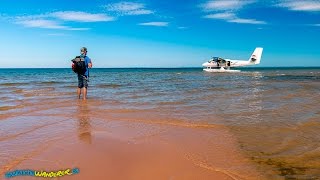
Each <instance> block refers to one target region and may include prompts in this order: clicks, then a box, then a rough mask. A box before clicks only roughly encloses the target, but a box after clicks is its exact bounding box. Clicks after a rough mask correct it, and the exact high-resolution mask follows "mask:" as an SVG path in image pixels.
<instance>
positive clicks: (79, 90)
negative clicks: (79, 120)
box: [77, 87, 81, 99]
mask: <svg viewBox="0 0 320 180" xmlns="http://www.w3.org/2000/svg"><path fill="white" fill-rule="evenodd" d="M77 94H78V98H79V99H80V95H81V88H79V87H78V89H77Z"/></svg>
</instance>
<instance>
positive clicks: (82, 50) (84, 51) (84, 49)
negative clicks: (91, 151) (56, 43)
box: [80, 47, 88, 55]
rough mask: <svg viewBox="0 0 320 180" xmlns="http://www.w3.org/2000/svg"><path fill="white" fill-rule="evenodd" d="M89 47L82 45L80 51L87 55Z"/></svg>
mask: <svg viewBox="0 0 320 180" xmlns="http://www.w3.org/2000/svg"><path fill="white" fill-rule="evenodd" d="M87 52H88V51H87V48H86V47H82V48H81V49H80V53H81V54H82V55H86V54H87Z"/></svg>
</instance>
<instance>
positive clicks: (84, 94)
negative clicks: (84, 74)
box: [82, 87, 87, 100]
mask: <svg viewBox="0 0 320 180" xmlns="http://www.w3.org/2000/svg"><path fill="white" fill-rule="evenodd" d="M82 89H83V100H86V99H87V88H86V87H83V88H82Z"/></svg>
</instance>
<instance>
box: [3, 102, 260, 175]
mask: <svg viewBox="0 0 320 180" xmlns="http://www.w3.org/2000/svg"><path fill="white" fill-rule="evenodd" d="M22 104H25V106H23V107H22V108H21V105H20V106H19V107H17V109H15V110H14V111H11V112H10V113H8V114H6V115H4V116H1V118H0V123H1V125H2V127H3V128H2V129H1V130H3V131H2V132H1V133H0V153H1V154H0V175H1V176H0V177H1V178H4V173H5V172H7V171H13V170H18V169H32V170H45V171H57V170H62V169H67V168H79V170H80V173H79V174H76V175H71V176H64V177H63V179H264V178H263V176H262V175H261V174H259V173H258V172H257V170H256V167H255V166H254V165H253V164H252V163H251V162H250V161H249V160H248V159H247V158H246V157H245V156H244V155H243V154H242V152H241V151H240V149H239V147H238V144H237V142H236V137H234V136H233V135H232V134H231V133H230V132H229V130H228V128H226V127H224V126H223V125H218V124H206V123H201V122H199V123H197V121H194V122H186V121H184V120H180V119H170V117H169V116H168V117H165V116H158V114H159V112H161V110H155V109H149V110H137V109H124V108H119V107H118V106H116V105H115V104H114V105H115V106H114V107H117V108H110V107H112V105H110V104H108V103H107V102H103V101H99V100H92V99H91V100H90V99H89V100H88V101H87V102H84V101H82V100H79V101H65V100H60V101H53V100H50V99H48V100H44V101H42V102H39V103H37V104H32V103H27V102H25V103H22ZM106 107H109V108H106ZM18 122H19V123H21V125H20V126H19V125H17V123H18ZM16 179H39V178H35V177H26V176H24V177H16Z"/></svg>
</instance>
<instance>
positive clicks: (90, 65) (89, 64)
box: [88, 59, 92, 68]
mask: <svg viewBox="0 0 320 180" xmlns="http://www.w3.org/2000/svg"><path fill="white" fill-rule="evenodd" d="M88 68H92V61H91V59H90V62H89V63H88Z"/></svg>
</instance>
